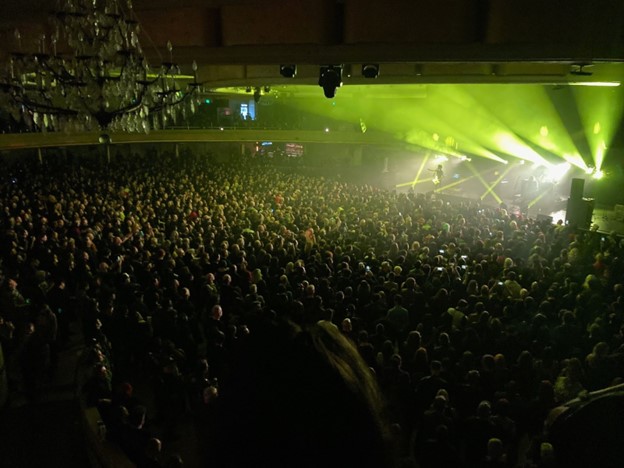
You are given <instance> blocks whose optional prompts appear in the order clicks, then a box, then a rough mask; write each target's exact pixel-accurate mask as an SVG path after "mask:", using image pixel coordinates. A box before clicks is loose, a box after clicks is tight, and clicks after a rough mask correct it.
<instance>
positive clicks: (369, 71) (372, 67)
mask: <svg viewBox="0 0 624 468" xmlns="http://www.w3.org/2000/svg"><path fill="white" fill-rule="evenodd" d="M362 76H363V77H364V78H377V77H378V76H379V65H378V64H376V63H365V64H363V65H362Z"/></svg>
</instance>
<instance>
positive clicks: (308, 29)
mask: <svg viewBox="0 0 624 468" xmlns="http://www.w3.org/2000/svg"><path fill="white" fill-rule="evenodd" d="M2 3H3V5H2V12H1V13H0V15H1V16H0V61H2V60H6V58H7V57H8V54H9V53H10V52H12V51H14V50H15V48H16V44H15V42H16V41H15V39H14V37H13V33H14V30H15V29H16V28H18V29H19V30H20V32H21V34H22V37H23V40H22V42H23V44H28V43H29V42H30V43H32V44H34V42H35V40H36V39H37V38H38V37H40V36H41V34H45V33H46V32H47V31H49V25H48V22H47V17H48V15H49V13H50V9H51V8H53V2H51V1H50V0H3V2H2ZM133 3H134V11H135V14H136V17H137V18H138V20H139V21H140V22H141V25H142V30H143V33H142V37H141V43H142V45H143V48H144V50H145V52H146V54H147V55H148V57H149V58H150V60H151V61H152V62H157V61H159V60H162V57H167V58H168V53H167V51H166V43H167V41H169V40H170V41H171V42H172V43H173V46H174V53H173V58H174V60H175V61H177V62H179V63H181V64H183V65H184V66H185V68H186V69H187V70H188V68H189V67H190V64H191V63H192V62H193V60H195V61H197V63H198V64H199V66H200V69H199V73H200V79H201V80H202V81H206V82H207V83H208V84H209V85H212V86H244V85H256V84H280V83H281V84H284V83H298V84H301V83H308V82H310V83H313V82H314V81H315V80H316V79H318V66H319V65H322V64H337V63H340V64H346V65H347V66H348V67H349V70H352V71H353V73H352V74H351V77H350V79H351V80H353V82H354V83H357V82H359V81H364V79H363V78H362V76H361V73H360V72H359V66H360V64H362V63H378V64H380V70H381V74H380V76H379V78H378V79H377V80H375V82H376V83H443V82H468V83H471V82H476V83H491V82H494V83H499V82H502V83H515V82H519V83H525V82H529V83H533V82H536V83H553V84H557V83H566V82H569V81H613V80H618V81H620V80H622V78H623V77H624V76H623V73H622V66H621V63H620V62H621V61H622V59H624V2H622V1H621V0H594V1H592V2H587V1H586V0H548V1H544V0H297V1H293V0H207V1H205V0H204V1H202V0H134V2H133ZM281 63H293V64H297V65H298V66H299V73H298V76H297V78H295V80H291V81H287V79H286V78H283V77H281V76H280V74H279V64H281ZM579 64H589V65H590V66H587V67H585V68H584V69H583V71H584V72H589V74H585V73H584V74H578V73H576V72H577V71H578V70H579ZM369 82H370V81H369Z"/></svg>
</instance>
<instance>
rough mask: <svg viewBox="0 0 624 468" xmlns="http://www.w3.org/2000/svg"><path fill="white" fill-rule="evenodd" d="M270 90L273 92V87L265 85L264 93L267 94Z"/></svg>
mask: <svg viewBox="0 0 624 468" xmlns="http://www.w3.org/2000/svg"><path fill="white" fill-rule="evenodd" d="M270 92H271V87H270V86H265V87H264V93H265V94H267V93H270Z"/></svg>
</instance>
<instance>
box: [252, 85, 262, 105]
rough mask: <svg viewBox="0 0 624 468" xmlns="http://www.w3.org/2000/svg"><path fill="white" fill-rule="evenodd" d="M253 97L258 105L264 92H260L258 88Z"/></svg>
mask: <svg viewBox="0 0 624 468" xmlns="http://www.w3.org/2000/svg"><path fill="white" fill-rule="evenodd" d="M253 97H254V102H255V103H256V104H258V103H259V102H260V98H261V97H262V92H261V91H260V88H258V87H257V88H256V89H255V90H254V94H253Z"/></svg>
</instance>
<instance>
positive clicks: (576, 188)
mask: <svg viewBox="0 0 624 468" xmlns="http://www.w3.org/2000/svg"><path fill="white" fill-rule="evenodd" d="M584 190H585V179H572V185H571V186H570V198H572V199H574V200H580V199H581V198H583V192H584Z"/></svg>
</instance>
